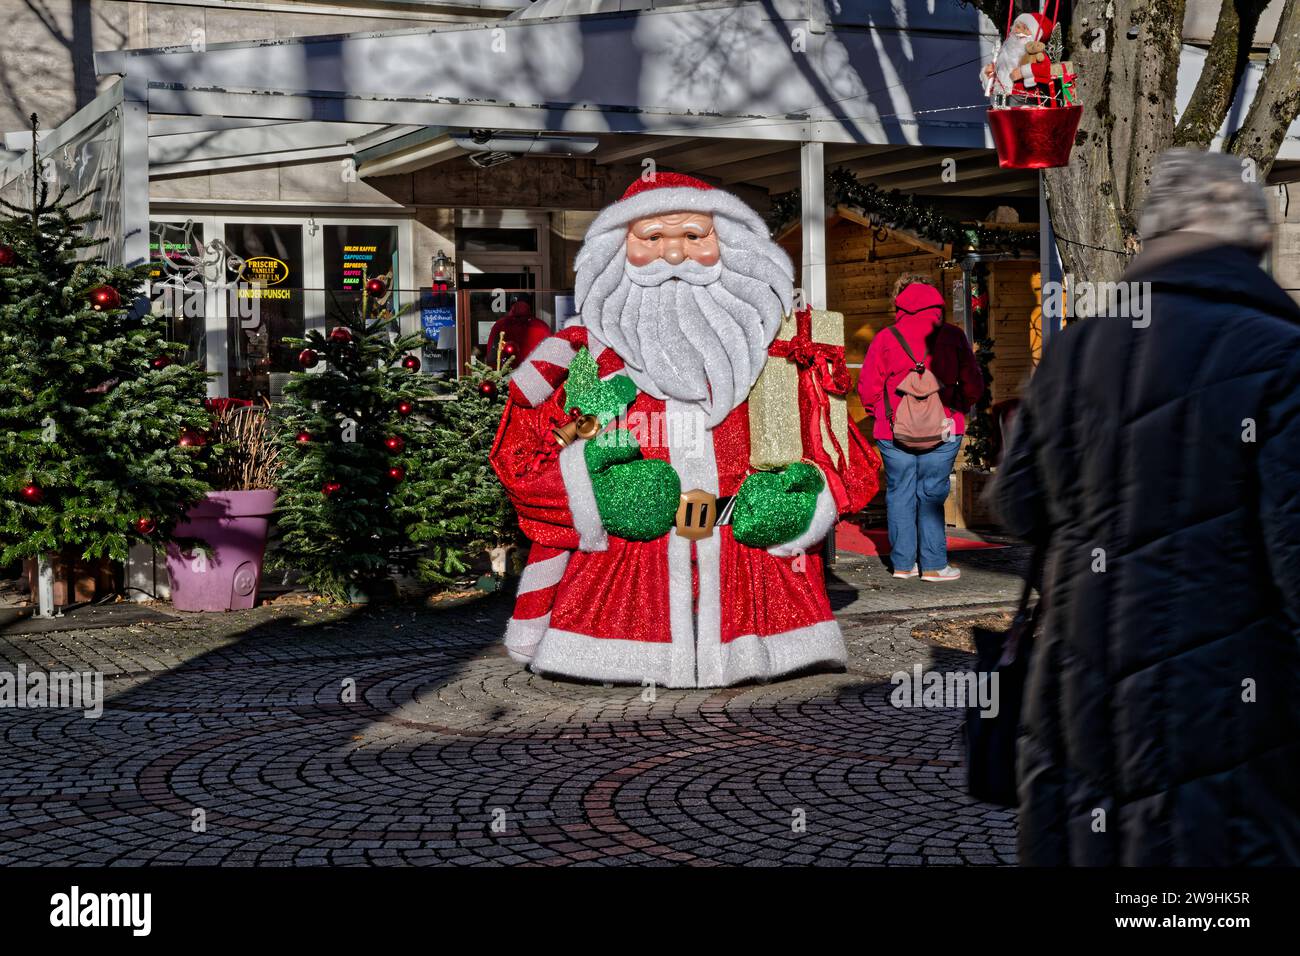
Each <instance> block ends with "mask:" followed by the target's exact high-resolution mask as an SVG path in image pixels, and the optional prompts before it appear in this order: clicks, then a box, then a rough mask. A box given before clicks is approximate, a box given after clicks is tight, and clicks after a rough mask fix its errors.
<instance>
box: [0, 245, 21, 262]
mask: <svg viewBox="0 0 1300 956" xmlns="http://www.w3.org/2000/svg"><path fill="white" fill-rule="evenodd" d="M17 262H18V253H16V252H14V247H13V246H6V245H4V244H3V243H0V266H12V265H16V264H17Z"/></svg>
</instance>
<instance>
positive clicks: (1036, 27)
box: [1012, 12, 1056, 43]
mask: <svg viewBox="0 0 1300 956" xmlns="http://www.w3.org/2000/svg"><path fill="white" fill-rule="evenodd" d="M1016 23H1020V24H1023V25H1024V26H1027V27H1028V28H1029V31H1030V33H1029V39H1031V40H1038V41H1039V42H1040V43H1046V42H1047V38H1048V37H1050V36H1051V35H1052V30H1053V29H1055V28H1056V24H1054V23H1053V22H1052V21H1051V20H1049V19H1048V18H1047V17H1046V16H1044V15H1043V14H1041V13H1032V12H1030V13H1022V14H1020V16H1018V17H1016V19H1015V21H1014V22H1013V23H1012V26H1015V24H1016Z"/></svg>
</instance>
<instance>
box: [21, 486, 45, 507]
mask: <svg viewBox="0 0 1300 956" xmlns="http://www.w3.org/2000/svg"><path fill="white" fill-rule="evenodd" d="M22 495H23V497H24V498H25V499H26V500H27V501H28V503H30V504H33V505H38V504H40V503H41V499H42V498H44V497H45V492H43V491H41V489H40V488H38V487H37V486H36V485H27V486H26V487H25V488H23V490H22Z"/></svg>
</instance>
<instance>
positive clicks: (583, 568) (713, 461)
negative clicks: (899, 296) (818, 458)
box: [492, 326, 845, 687]
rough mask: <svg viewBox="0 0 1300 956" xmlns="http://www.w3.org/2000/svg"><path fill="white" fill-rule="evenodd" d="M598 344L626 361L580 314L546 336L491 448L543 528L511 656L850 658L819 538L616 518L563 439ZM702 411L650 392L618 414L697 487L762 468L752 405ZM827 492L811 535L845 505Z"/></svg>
mask: <svg viewBox="0 0 1300 956" xmlns="http://www.w3.org/2000/svg"><path fill="white" fill-rule="evenodd" d="M584 345H586V346H588V347H589V349H590V351H591V352H592V354H593V355H594V356H595V357H596V359H597V366H598V368H599V371H600V374H601V375H602V377H608V376H610V375H612V374H614V373H615V372H617V371H618V370H619V369H621V368H622V367H623V363H622V360H621V359H619V357H618V356H617V355H615V354H614V353H613V352H612V350H609V349H605V348H603V347H602V346H601V345H600V344H599V343H597V342H595V341H594V340H592V341H588V337H587V335H586V330H585V329H583V328H581V327H577V326H575V327H570V328H568V329H565V330H563V331H562V332H560V333H559V334H557V335H555V336H552V337H551V338H549V339H547V340H546V341H545V342H543V343H542V345H541V346H539V347H538V349H537V351H536V352H534V354H533V356H532V357H531V359H530V361H528V362H526V363H524V365H522V366H521V367H520V369H519V370H518V371H517V372H516V373H515V374H514V375H513V377H512V380H511V386H510V398H509V401H508V403H507V406H506V410H505V414H504V415H503V417H502V420H501V425H500V428H499V430H498V433H497V438H496V443H495V445H494V447H493V450H492V465H493V467H494V468H495V469H496V472H497V474H498V476H499V477H500V479H501V481H502V482H503V483H504V485H505V487H506V489H507V491H508V492H509V494H510V496H511V499H512V500H513V502H514V504H515V508H516V510H517V511H518V513H519V522H520V526H521V528H522V529H523V531H524V533H525V534H526V535H527V537H528V538H529V539H530V540H531V541H532V542H533V547H532V551H531V553H530V556H529V562H528V565H527V567H526V568H525V571H524V574H523V576H522V578H521V581H520V586H519V596H518V598H517V602H516V607H515V613H514V617H513V618H512V619H511V622H510V625H509V628H508V631H507V635H506V646H507V649H508V650H509V651H510V653H511V656H512V657H514V658H515V659H516V660H519V661H521V662H526V663H529V664H530V665H531V666H532V668H533V669H534V670H535V671H538V672H541V673H547V674H557V675H565V676H570V677H579V678H588V679H593V680H602V681H619V682H631V683H644V682H653V683H655V684H658V685H663V686H668V687H695V686H702V687H703V686H722V685H727V684H734V683H737V682H741V681H746V680H753V679H766V678H770V677H774V676H777V675H780V674H786V673H790V672H793V671H798V670H803V669H806V668H812V667H817V666H833V665H842V664H843V663H844V660H845V649H844V643H843V640H842V638H841V636H840V629H839V625H838V624H837V623H836V622H835V619H834V616H833V614H832V612H831V606H830V602H829V601H828V599H827V595H826V586H825V582H824V580H823V568H822V557H821V552H820V549H819V548H817V547H815V546H813V545H812V544H811V543H809V544H808V547H807V551H806V552H801V553H796V554H792V555H787V556H781V555H780V554H776V553H772V552H770V551H768V550H764V549H760V548H751V547H747V546H746V545H743V544H740V543H738V542H737V541H736V540H735V539H734V537H733V536H732V532H731V528H730V526H728V525H723V526H720V527H717V528H715V529H714V531H713V534H712V536H710V537H708V538H705V539H703V540H701V541H695V542H692V541H690V540H687V539H686V538H683V537H680V536H678V535H676V534H675V533H673V532H669V533H668V534H667V535H664V536H663V537H661V538H659V539H657V540H654V541H628V540H625V539H622V538H619V537H616V536H614V535H609V534H606V533H605V532H604V529H603V527H602V526H601V525H600V522H599V515H598V513H597V512H596V509H595V499H594V497H593V496H592V494H591V489H590V478H589V476H587V472H586V467H585V462H584V461H583V458H582V453H583V448H582V444H583V443H582V442H577V443H575V444H573V445H570V446H569V447H568V448H566V449H564V450H563V451H562V450H561V448H560V446H559V445H558V444H557V442H556V441H555V438H554V437H553V435H552V429H553V428H554V427H555V426H557V425H560V424H563V423H564V422H565V421H567V420H568V418H569V416H568V414H567V413H566V410H565V407H564V402H563V396H564V391H563V388H562V387H560V386H561V385H562V383H563V380H564V376H565V372H566V369H567V367H568V364H569V361H570V360H571V359H572V357H573V355H574V354H575V353H576V351H577V349H578V348H580V347H582V346H584ZM703 419H704V412H703V411H702V410H700V409H699V408H698V407H696V406H694V405H687V404H684V403H679V402H673V401H669V402H664V401H660V400H658V399H656V398H653V397H651V396H649V395H647V394H645V393H640V394H639V395H638V397H637V399H636V400H635V402H634V403H633V404H632V405H631V406H630V408H629V409H628V411H627V413H626V415H625V419H624V420H623V421H621V422H620V424H623V425H626V426H627V427H629V428H630V429H631V430H632V431H633V434H634V435H635V436H636V437H637V439H638V442H639V444H640V445H641V448H642V452H643V454H644V455H645V456H646V457H647V458H659V459H662V460H665V461H668V462H670V463H671V464H672V465H673V466H674V468H675V469H676V470H677V472H678V475H679V476H680V478H681V486H682V490H683V491H688V490H692V489H696V488H702V489H704V490H706V491H709V492H712V493H714V494H717V495H720V496H728V495H734V494H736V492H737V490H738V489H739V488H740V484H741V482H742V481H743V480H744V479H745V477H746V476H747V475H748V474H750V473H751V471H752V469H751V468H750V465H749V451H750V447H749V415H748V407H747V405H746V404H743V403H742V404H741V405H739V406H738V407H737V408H735V409H733V410H732V411H731V413H730V414H729V415H728V416H727V417H726V418H725V419H724V420H723V421H722V422H721V423H720V424H719V425H718V426H717V427H716V428H713V429H711V430H710V429H707V428H706V427H705V426H704V422H703ZM818 505H819V506H818V515H817V516H816V517H815V519H814V526H815V527H814V528H812V529H810V531H809V534H810V535H814V534H815V535H816V536H817V537H818V538H820V536H821V535H822V534H824V532H825V531H826V530H827V528H828V527H829V526H830V525H832V524H833V522H834V520H835V517H836V508H835V505H834V504H833V500H832V499H831V497H830V494H829V491H823V493H822V495H821V496H820V497H819V503H818ZM818 523H820V524H821V525H823V527H821V528H820V529H818V528H817V527H816V525H817V524H818ZM787 550H788V549H787Z"/></svg>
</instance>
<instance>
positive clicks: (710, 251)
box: [627, 212, 722, 266]
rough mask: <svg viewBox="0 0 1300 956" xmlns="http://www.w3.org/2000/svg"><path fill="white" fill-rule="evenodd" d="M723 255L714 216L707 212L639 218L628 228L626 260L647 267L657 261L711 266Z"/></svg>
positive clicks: (677, 213) (674, 213)
mask: <svg viewBox="0 0 1300 956" xmlns="http://www.w3.org/2000/svg"><path fill="white" fill-rule="evenodd" d="M721 255H722V253H721V252H720V251H719V249H718V234H717V233H716V232H714V231H713V217H712V216H710V215H709V214H708V213H698V212H671V213H668V214H666V215H662V216H647V217H646V218H645V219H637V220H636V221H634V222H633V223H632V224H631V225H629V226H628V228H627V261H628V263H629V264H631V265H634V266H647V265H649V264H650V263H652V262H654V261H655V260H656V259H663V260H664V261H665V262H668V263H671V264H672V265H677V264H678V263H679V262H682V261H684V260H686V259H692V260H694V261H695V262H698V263H700V264H701V265H705V266H711V265H713V264H714V263H716V262H717V261H718V259H719V258H720V257H721Z"/></svg>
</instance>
